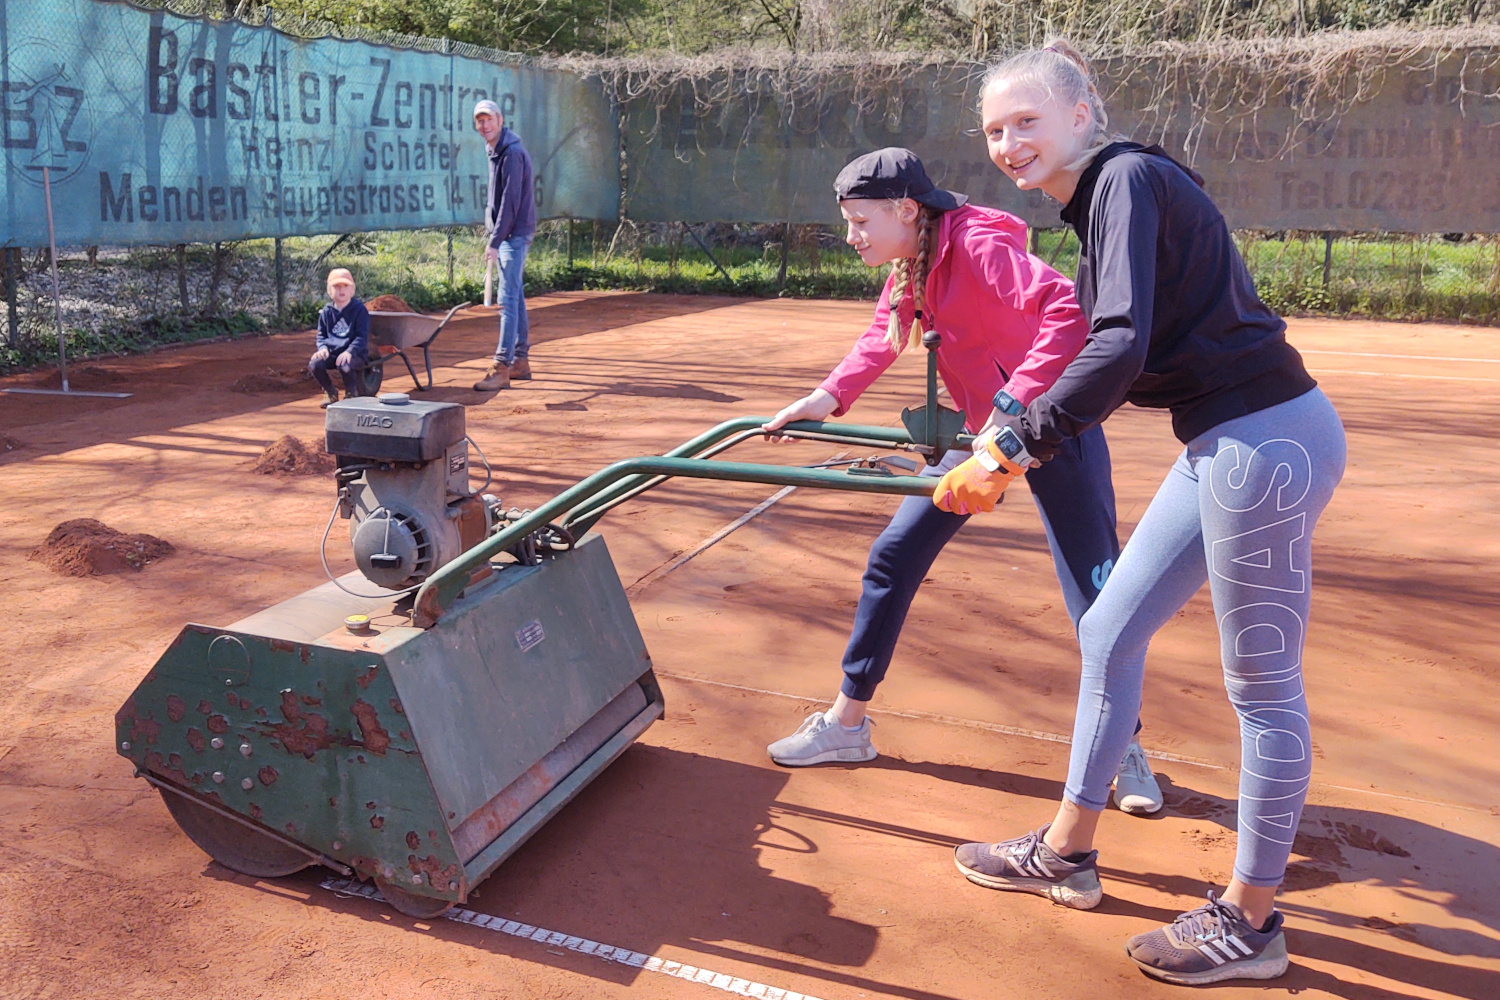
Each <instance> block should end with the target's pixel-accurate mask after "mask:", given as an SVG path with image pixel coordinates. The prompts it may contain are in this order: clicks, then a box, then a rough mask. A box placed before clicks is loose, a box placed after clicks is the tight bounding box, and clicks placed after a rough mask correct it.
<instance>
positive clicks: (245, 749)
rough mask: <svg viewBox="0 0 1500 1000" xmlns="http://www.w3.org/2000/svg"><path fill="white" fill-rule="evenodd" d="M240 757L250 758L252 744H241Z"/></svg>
mask: <svg viewBox="0 0 1500 1000" xmlns="http://www.w3.org/2000/svg"><path fill="white" fill-rule="evenodd" d="M240 756H241V757H248V756H250V744H248V743H241V744H240Z"/></svg>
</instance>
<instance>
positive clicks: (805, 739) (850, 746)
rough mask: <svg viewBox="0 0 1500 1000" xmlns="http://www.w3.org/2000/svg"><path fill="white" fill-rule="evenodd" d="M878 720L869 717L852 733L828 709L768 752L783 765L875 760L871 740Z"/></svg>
mask: <svg viewBox="0 0 1500 1000" xmlns="http://www.w3.org/2000/svg"><path fill="white" fill-rule="evenodd" d="M874 722H875V720H873V719H871V718H868V717H866V719H865V721H864V722H861V723H860V724H859V731H858V732H853V733H849V732H845V731H844V727H843V726H841V725H839V723H838V720H837V719H833V718H830V717H829V715H828V713H827V712H814V713H813V714H812V715H809V716H808V717H807V719H806V720H804V721H803V723H802V725H800V726H798V727H797V731H796V732H795V733H793V734H792V735H790V736H788V737H787V738H786V739H784V740H777V741H776V742H775V743H772V744H771V745H770V746H768V747H766V753H768V754H770V755H771V759H772V760H774V761H775V762H776V763H778V764H780V765H782V766H783V767H808V766H810V765H812V764H827V763H829V762H830V761H838V762H840V763H844V764H857V763H860V762H862V761H867V760H874V759H875V758H876V757H877V756H878V754H876V752H875V746H874V744H872V743H871V742H870V727H871V726H872V725H874Z"/></svg>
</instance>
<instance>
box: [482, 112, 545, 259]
mask: <svg viewBox="0 0 1500 1000" xmlns="http://www.w3.org/2000/svg"><path fill="white" fill-rule="evenodd" d="M531 185H532V181H531V154H530V153H528V152H526V147H525V146H523V145H521V138H520V136H518V135H516V134H515V133H514V132H512V131H511V130H510V129H508V128H502V129H501V130H500V137H499V138H498V139H496V140H495V144H494V145H493V146H491V147H490V190H489V203H488V204H487V205H486V206H485V209H486V212H485V218H486V219H487V220H488V222H489V231H490V246H492V247H496V248H497V249H498V248H499V246H500V244H501V243H504V242H505V241H506V240H509V239H514V238H516V237H518V236H530V235H532V234H533V233H535V232H536V204H535V202H534V201H533V200H532V186H531Z"/></svg>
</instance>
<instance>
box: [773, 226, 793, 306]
mask: <svg viewBox="0 0 1500 1000" xmlns="http://www.w3.org/2000/svg"><path fill="white" fill-rule="evenodd" d="M791 249H792V224H791V223H790V222H783V223H782V224H781V270H779V271H777V272H776V290H777V291H781V290H782V289H784V288H786V259H787V254H789V253H790V252H791Z"/></svg>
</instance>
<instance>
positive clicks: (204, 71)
mask: <svg viewBox="0 0 1500 1000" xmlns="http://www.w3.org/2000/svg"><path fill="white" fill-rule="evenodd" d="M486 98H488V99H490V100H494V101H495V102H496V103H498V104H499V105H500V107H501V109H502V111H503V112H504V114H505V118H506V124H507V125H508V126H509V127H510V128H511V129H512V130H513V131H515V132H516V133H517V134H518V135H519V136H520V137H521V140H522V141H523V142H524V143H525V144H526V147H527V149H528V150H529V151H530V152H531V155H532V158H533V160H534V162H535V167H536V172H535V176H536V190H535V195H536V205H537V215H538V216H539V217H542V218H560V217H577V218H593V219H613V218H615V217H616V216H617V215H618V211H619V167H618V163H619V159H618V157H619V152H618V151H619V140H618V136H619V131H618V125H617V123H616V121H615V118H614V114H613V111H612V110H611V108H610V105H609V102H608V100H607V99H606V97H605V95H604V92H603V90H602V88H601V87H600V86H599V85H598V84H597V83H596V82H594V81H587V80H584V79H582V78H580V77H577V76H575V75H572V74H567V73H560V72H555V71H550V70H543V69H538V68H533V67H528V66H524V65H497V64H494V63H489V62H483V61H480V60H476V59H468V58H463V57H460V56H457V55H445V54H442V53H432V52H416V51H408V50H400V49H392V48H387V47H384V46H379V45H372V44H368V43H365V42H356V41H345V40H341V39H320V40H314V41H309V40H306V39H299V38H295V37H292V36H288V35H285V34H282V33H280V32H278V31H275V30H273V29H270V28H261V27H251V26H247V25H244V24H240V23H238V22H233V21H227V22H218V21H213V20H208V19H197V18H186V17H180V16H177V15H174V14H170V13H167V12H163V11H155V10H143V9H141V8H137V7H134V6H131V5H129V4H128V3H121V2H103V0H24V2H22V0H0V126H3V137H4V151H5V161H6V162H5V170H4V171H3V172H0V205H3V211H4V216H3V221H0V227H3V228H0V244H3V245H5V246H40V245H45V244H46V242H47V230H46V206H45V202H44V199H43V169H44V168H46V169H47V170H48V171H49V172H50V175H51V182H52V198H53V210H54V213H55V216H56V227H57V240H58V242H59V243H60V244H64V245H75V246H76V245H93V244H104V245H128V244H173V243H192V242H213V241H224V240H233V239H244V238H248V237H257V236H294V235H295V236H309V235H315V234H320V233H342V232H357V231H368V230H379V229H418V228H426V227H433V226H446V225H456V224H469V223H477V222H481V221H483V217H484V205H485V193H486V184H487V180H488V174H489V167H488V160H487V157H486V151H485V146H484V143H483V141H482V140H481V139H480V138H479V137H478V135H476V134H475V133H474V131H473V128H472V124H471V117H470V116H471V112H472V109H473V106H474V103H475V102H476V101H478V100H482V99H486Z"/></svg>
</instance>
